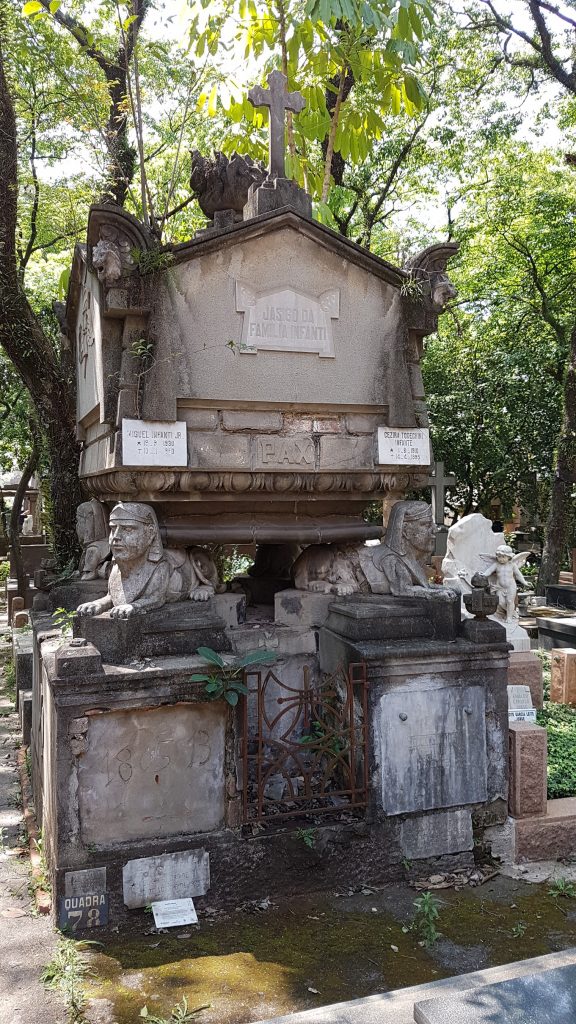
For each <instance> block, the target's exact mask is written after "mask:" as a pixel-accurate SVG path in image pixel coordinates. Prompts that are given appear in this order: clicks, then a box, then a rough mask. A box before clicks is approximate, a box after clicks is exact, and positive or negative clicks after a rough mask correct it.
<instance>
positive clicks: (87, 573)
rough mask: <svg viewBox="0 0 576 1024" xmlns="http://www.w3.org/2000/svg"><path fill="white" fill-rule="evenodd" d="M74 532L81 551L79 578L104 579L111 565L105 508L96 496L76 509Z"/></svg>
mask: <svg viewBox="0 0 576 1024" xmlns="http://www.w3.org/2000/svg"><path fill="white" fill-rule="evenodd" d="M76 533H77V534H78V540H79V541H80V543H81V545H82V547H83V551H82V557H81V558H80V566H79V569H80V579H81V580H98V579H100V580H105V579H106V577H107V575H108V573H109V571H110V567H111V562H110V542H109V540H108V516H107V514H106V508H105V506H104V505H101V504H100V502H99V501H97V500H96V498H92V499H91V501H83V502H82V504H81V505H78V508H77V509H76Z"/></svg>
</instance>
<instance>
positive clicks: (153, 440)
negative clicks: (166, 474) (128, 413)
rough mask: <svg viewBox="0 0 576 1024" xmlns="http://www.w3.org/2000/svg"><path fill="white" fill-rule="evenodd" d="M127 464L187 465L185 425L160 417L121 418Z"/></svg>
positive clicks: (123, 449) (183, 466) (124, 454)
mask: <svg viewBox="0 0 576 1024" xmlns="http://www.w3.org/2000/svg"><path fill="white" fill-rule="evenodd" d="M122 464H123V465H124V466H180V467H181V468H186V466H187V465H188V446H187V440H186V424H185V423H184V422H182V423H179V422H177V423H175V422H171V423H161V422H160V421H158V420H126V419H123V420H122Z"/></svg>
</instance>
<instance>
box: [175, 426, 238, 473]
mask: <svg viewBox="0 0 576 1024" xmlns="http://www.w3.org/2000/svg"><path fill="white" fill-rule="evenodd" d="M189 440H190V444H189V453H190V454H189V459H190V466H191V468H192V469H249V468H250V450H249V443H250V438H249V436H248V435H244V434H223V433H221V432H220V431H218V432H215V433H213V434H203V433H201V432H200V431H198V433H194V432H192V433H190V435H189Z"/></svg>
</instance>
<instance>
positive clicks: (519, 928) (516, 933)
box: [510, 921, 528, 939]
mask: <svg viewBox="0 0 576 1024" xmlns="http://www.w3.org/2000/svg"><path fill="white" fill-rule="evenodd" d="M527 927H528V925H527V924H526V923H525V922H524V921H518V922H517V923H516V924H515V925H514V927H513V928H511V929H510V935H511V937H512V938H513V939H521V938H522V936H523V935H524V932H525V931H526V929H527Z"/></svg>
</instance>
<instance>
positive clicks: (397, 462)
mask: <svg viewBox="0 0 576 1024" xmlns="http://www.w3.org/2000/svg"><path fill="white" fill-rule="evenodd" d="M378 462H379V464H380V465H381V466H429V465H430V462H431V455H430V431H429V430H428V428H427V427H420V428H407V429H406V430H400V429H394V428H392V427H378Z"/></svg>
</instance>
